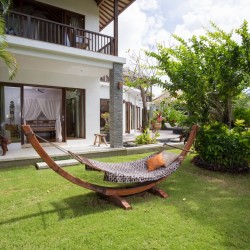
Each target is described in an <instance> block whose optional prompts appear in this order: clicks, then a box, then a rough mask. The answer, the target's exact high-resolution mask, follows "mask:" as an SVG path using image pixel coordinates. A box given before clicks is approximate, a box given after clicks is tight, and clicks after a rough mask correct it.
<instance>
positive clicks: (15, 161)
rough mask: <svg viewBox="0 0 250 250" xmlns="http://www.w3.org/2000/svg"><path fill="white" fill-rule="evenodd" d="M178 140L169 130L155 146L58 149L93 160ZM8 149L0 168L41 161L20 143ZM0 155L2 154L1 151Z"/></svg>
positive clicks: (74, 144) (72, 144)
mask: <svg viewBox="0 0 250 250" xmlns="http://www.w3.org/2000/svg"><path fill="white" fill-rule="evenodd" d="M137 135H139V132H136V133H132V134H126V135H124V137H123V141H124V142H128V141H129V142H130V141H134V140H135V137H136V136H137ZM178 138H179V135H176V134H173V132H172V131H171V130H161V131H160V137H158V138H157V140H158V143H157V144H150V145H143V146H138V147H123V148H119V149H116V148H110V146H109V145H108V146H106V145H105V144H101V145H100V146H98V145H97V144H96V145H93V144H86V142H84V140H69V141H68V142H67V143H62V144H60V147H62V148H63V149H66V150H69V151H72V152H73V153H76V154H79V155H84V156H86V157H90V158H95V157H105V156H117V155H129V154H135V153H143V152H150V151H157V150H159V149H160V148H162V145H163V142H165V141H166V142H168V143H170V144H171V143H174V144H176V143H177V142H179V140H178ZM93 142H94V136H93ZM182 144H183V143H182ZM8 148H9V151H7V153H6V155H5V156H0V167H8V166H22V165H27V164H34V163H35V162H37V161H42V160H41V159H40V157H39V155H38V154H37V153H36V151H35V150H34V149H33V148H32V147H21V145H20V143H11V144H10V145H8ZM44 149H45V150H46V152H47V153H48V154H49V155H50V156H51V157H56V158H57V159H66V158H69V156H67V155H66V154H65V153H64V152H62V151H61V150H59V149H57V148H55V147H53V146H46V147H44ZM0 154H2V152H1V151H0Z"/></svg>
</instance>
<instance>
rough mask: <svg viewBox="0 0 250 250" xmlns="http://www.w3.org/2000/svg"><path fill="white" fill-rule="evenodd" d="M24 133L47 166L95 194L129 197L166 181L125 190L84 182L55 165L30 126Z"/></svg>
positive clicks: (125, 188)
mask: <svg viewBox="0 0 250 250" xmlns="http://www.w3.org/2000/svg"><path fill="white" fill-rule="evenodd" d="M22 128H23V131H24V133H25V135H26V137H27V139H28V141H29V142H30V143H31V145H32V146H33V148H34V149H35V150H36V152H37V153H38V154H39V156H40V157H41V158H42V159H43V160H44V161H45V162H46V163H47V165H48V166H49V167H50V168H51V169H52V170H54V171H55V172H56V173H57V174H59V175H61V176H62V177H63V178H65V179H67V180H68V181H70V182H72V183H74V184H76V185H78V186H80V187H84V188H87V189H90V190H92V191H94V192H97V193H101V194H104V195H107V196H109V195H119V196H127V195H132V194H137V193H140V192H143V191H146V190H148V189H150V188H152V187H154V186H156V184H158V183H159V182H161V181H163V180H164V179H165V177H164V178H162V179H160V180H157V181H153V182H147V183H141V184H137V185H136V186H133V187H124V188H112V187H105V186H100V185H96V184H92V183H89V182H87V181H84V180H82V179H80V178H78V177H75V176H73V175H72V174H70V173H68V172H67V171H65V170H64V169H62V168H61V167H60V166H59V165H58V164H56V163H55V161H54V160H53V159H52V158H51V157H50V156H49V155H48V154H47V152H46V151H45V150H44V149H43V148H42V146H41V145H40V143H39V141H38V140H37V138H36V136H35V134H34V133H33V131H32V129H31V128H30V126H29V125H22Z"/></svg>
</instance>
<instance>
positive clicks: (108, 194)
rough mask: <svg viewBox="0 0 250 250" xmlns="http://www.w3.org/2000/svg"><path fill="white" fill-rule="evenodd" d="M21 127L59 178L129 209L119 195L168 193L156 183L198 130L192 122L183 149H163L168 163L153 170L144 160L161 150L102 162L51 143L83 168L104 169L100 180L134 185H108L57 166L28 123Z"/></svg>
mask: <svg viewBox="0 0 250 250" xmlns="http://www.w3.org/2000/svg"><path fill="white" fill-rule="evenodd" d="M22 128H23V130H24V133H25V135H26V137H27V139H28V141H29V142H30V143H31V145H32V146H33V148H34V149H35V150H36V152H37V153H38V154H39V155H40V157H41V158H42V159H43V160H44V161H45V162H46V163H47V165H48V166H49V167H50V168H51V169H52V170H54V171H55V172H56V173H57V174H59V175H61V176H62V177H63V178H65V179H67V180H68V181H70V182H72V183H74V184H76V185H78V186H81V187H84V188H87V189H90V190H92V191H95V192H96V193H98V194H99V195H101V196H102V197H104V198H106V199H108V200H110V201H112V202H114V203H116V204H117V205H119V206H121V207H123V208H124V209H131V208H132V207H131V206H130V204H128V202H127V201H126V200H125V199H124V198H122V196H128V195H132V194H137V193H140V192H143V191H150V192H152V193H154V194H157V195H159V196H161V197H163V198H166V197H167V196H168V195H167V194H166V193H165V192H164V191H163V190H160V189H159V188H157V187H156V185H157V184H158V183H160V182H162V181H163V180H165V179H166V178H167V177H168V176H169V175H170V174H171V173H173V172H174V171H176V169H177V168H178V167H179V166H180V165H181V162H182V161H183V160H184V158H185V156H186V155H187V153H188V152H190V148H191V146H192V144H193V142H194V140H195V136H196V132H197V130H198V126H197V125H193V126H192V129H191V132H190V135H189V138H188V140H187V143H186V144H185V147H184V149H181V150H182V151H181V153H180V154H179V155H177V154H171V153H167V152H164V154H163V157H164V159H165V160H167V162H168V164H167V163H166V164H164V166H162V167H160V168H158V169H156V170H154V171H148V169H147V161H148V159H150V158H152V157H154V156H156V155H157V154H160V153H161V152H162V151H160V152H158V153H155V154H152V155H150V156H148V157H145V158H143V159H140V160H137V161H133V162H122V163H105V162H99V161H96V160H92V159H88V158H85V157H81V156H79V155H76V154H74V153H73V152H71V151H67V150H65V149H62V148H59V147H58V146H56V145H55V146H56V147H57V148H59V149H61V150H63V151H64V152H66V153H68V154H70V155H71V156H72V157H73V158H74V159H76V160H77V161H79V162H80V163H82V164H85V166H86V169H91V170H97V171H102V172H104V180H106V181H112V182H119V183H121V182H122V183H135V184H134V186H129V187H122V188H112V187H106V186H100V185H96V184H93V183H89V182H87V181H85V180H82V179H79V178H77V177H75V176H73V175H71V174H70V173H68V172H67V171H65V170H64V169H62V168H61V167H60V166H58V165H57V164H56V163H55V161H54V160H53V159H52V158H51V157H50V156H49V155H48V154H47V153H46V152H45V150H44V149H43V148H42V146H41V145H40V143H39V141H38V140H37V137H38V136H37V135H35V134H34V133H33V131H32V129H31V128H30V126H29V125H23V126H22Z"/></svg>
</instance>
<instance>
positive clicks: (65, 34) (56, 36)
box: [5, 11, 116, 55]
mask: <svg viewBox="0 0 250 250" xmlns="http://www.w3.org/2000/svg"><path fill="white" fill-rule="evenodd" d="M5 22H6V34H8V35H13V36H18V37H23V38H28V39H32V40H38V41H43V42H48V43H53V44H59V45H64V46H68V47H74V48H78V49H84V50H89V51H93V52H99V53H103V54H107V55H116V53H115V49H114V46H115V38H114V37H110V36H107V35H103V34H100V33H96V32H92V31H89V30H85V29H80V28H76V27H73V26H70V25H66V24H62V23H58V22H54V21H51V20H47V19H43V18H40V17H36V16H32V15H27V14H24V13H20V12H16V11H9V12H8V14H7V15H6V16H5Z"/></svg>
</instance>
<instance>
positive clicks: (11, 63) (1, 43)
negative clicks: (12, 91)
mask: <svg viewBox="0 0 250 250" xmlns="http://www.w3.org/2000/svg"><path fill="white" fill-rule="evenodd" d="M0 4H1V6H2V9H3V10H2V11H0V58H1V59H2V60H3V61H4V63H5V64H6V66H7V67H8V70H9V78H10V79H13V77H14V76H15V74H16V71H17V62H16V59H15V57H14V56H13V55H12V54H11V53H10V52H8V51H7V48H8V44H7V41H6V35H5V22H4V17H3V15H4V14H6V13H7V11H8V9H9V7H10V4H11V1H10V0H0Z"/></svg>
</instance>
